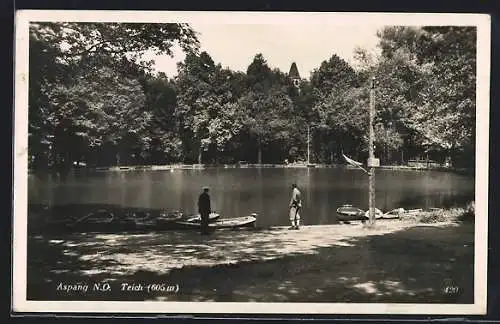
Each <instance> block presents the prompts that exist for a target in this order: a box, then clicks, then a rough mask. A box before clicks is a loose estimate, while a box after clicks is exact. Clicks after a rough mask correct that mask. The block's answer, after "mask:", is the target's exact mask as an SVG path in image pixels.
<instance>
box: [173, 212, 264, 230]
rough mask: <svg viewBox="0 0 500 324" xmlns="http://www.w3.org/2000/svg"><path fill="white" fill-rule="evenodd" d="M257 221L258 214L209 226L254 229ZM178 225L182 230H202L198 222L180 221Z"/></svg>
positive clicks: (217, 221)
mask: <svg viewBox="0 0 500 324" xmlns="http://www.w3.org/2000/svg"><path fill="white" fill-rule="evenodd" d="M256 221H257V217H256V214H252V215H250V216H244V217H235V218H224V219H218V220H216V221H213V222H212V223H209V224H208V226H209V228H210V229H212V230H214V229H235V228H244V227H253V226H255V222H256ZM176 225H177V226H178V227H179V228H182V229H195V230H199V229H200V228H201V223H197V222H188V221H178V222H176Z"/></svg>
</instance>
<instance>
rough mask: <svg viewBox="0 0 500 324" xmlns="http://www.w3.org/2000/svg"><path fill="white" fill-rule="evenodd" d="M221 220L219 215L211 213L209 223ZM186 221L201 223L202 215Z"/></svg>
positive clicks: (190, 217) (191, 217) (188, 218)
mask: <svg viewBox="0 0 500 324" xmlns="http://www.w3.org/2000/svg"><path fill="white" fill-rule="evenodd" d="M219 218H220V214H219V213H210V214H209V215H208V222H209V223H211V222H215V221H216V220H218V219H219ZM185 221H186V222H190V223H201V216H200V215H194V216H189V217H187V218H186V219H185Z"/></svg>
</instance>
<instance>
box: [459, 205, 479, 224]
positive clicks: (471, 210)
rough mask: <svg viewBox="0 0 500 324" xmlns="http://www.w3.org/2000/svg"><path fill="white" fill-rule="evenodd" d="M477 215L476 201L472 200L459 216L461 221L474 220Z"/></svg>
mask: <svg viewBox="0 0 500 324" xmlns="http://www.w3.org/2000/svg"><path fill="white" fill-rule="evenodd" d="M475 217H476V203H475V202H474V201H471V202H470V203H468V204H467V206H466V207H465V209H464V212H463V213H462V214H461V215H460V216H459V217H458V220H460V221H461V222H473V221H474V219H475Z"/></svg>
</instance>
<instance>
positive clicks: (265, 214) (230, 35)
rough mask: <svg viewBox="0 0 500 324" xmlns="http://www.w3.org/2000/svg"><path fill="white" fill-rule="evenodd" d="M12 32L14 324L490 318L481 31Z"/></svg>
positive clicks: (327, 24) (281, 16)
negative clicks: (30, 322)
mask: <svg viewBox="0 0 500 324" xmlns="http://www.w3.org/2000/svg"><path fill="white" fill-rule="evenodd" d="M15 29H16V30H15V31H16V42H15V43H16V44H15V58H14V60H15V111H14V118H15V121H14V126H15V127H14V130H15V133H14V177H13V178H14V179H13V181H14V208H13V223H14V228H13V253H14V260H13V272H12V273H13V290H12V294H13V311H19V312H34V313H37V312H74V313H75V312H76V313H78V312H93V313H99V312H106V313H108V312H113V313H115V312H116V313H165V314H174V313H175V314H207V313H219V314H220V313H228V314H231V313H245V314H248V313H264V314H266V313H271V314H272V313H275V314H477V315H481V314H485V313H486V290H487V284H486V283H487V278H486V274H487V237H488V230H487V229H488V225H487V223H488V168H489V166H488V152H489V143H488V141H489V139H488V136H489V135H488V134H489V127H490V126H489V99H490V98H489V96H490V94H489V88H490V83H489V82H490V81H489V80H490V18H489V16H488V15H479V14H419V13H404V14H403V13H399V14H396V13H327V12H322V13H319V12H317V13H314V12H294V13H292V12H181V11H178V12H167V11H164V12H162V11H157V12H146V11H143V12H141V11H83V10H80V11H71V10H60V11H56V10H45V11H44V10H22V11H18V12H17V15H16V26H15Z"/></svg>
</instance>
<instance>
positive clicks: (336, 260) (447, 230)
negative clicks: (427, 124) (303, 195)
mask: <svg viewBox="0 0 500 324" xmlns="http://www.w3.org/2000/svg"><path fill="white" fill-rule="evenodd" d="M473 239H474V227H473V225H471V224H465V225H460V226H458V225H455V224H440V225H439V226H437V225H433V226H429V225H427V226H417V224H415V223H411V222H402V221H380V222H379V223H378V226H377V228H376V229H366V228H364V227H363V226H362V225H361V224H352V225H325V226H323V225H322V226H305V227H303V228H301V230H299V231H289V230H286V228H276V229H271V230H263V231H247V230H240V231H219V232H216V233H214V234H213V235H211V236H208V237H206V236H201V235H199V234H197V233H195V232H163V233H143V234H120V235H117V234H79V235H72V236H66V237H52V238H45V237H33V238H32V239H31V240H30V243H29V251H28V253H29V257H28V260H29V264H28V270H29V272H28V282H29V285H28V286H29V289H28V296H31V297H32V298H37V299H38V298H42V299H44V298H56V299H83V300H86V299H87V300H89V299H103V300H181V301H198V300H200V301H201V300H204V301H266V302H279V301H316V302H335V301H336V302H362V301H377V302H380V301H391V302H411V301H419V300H420V301H426V302H443V301H447V302H473V300H472V297H473V286H472V284H473V265H474V260H473V252H474V247H473ZM100 281H107V282H109V283H110V284H111V285H112V286H113V289H112V291H109V292H106V293H103V292H89V291H87V292H85V293H83V292H73V293H68V292H64V291H63V292H61V291H57V290H56V289H55V288H56V286H57V285H58V283H61V282H66V283H75V282H83V283H89V284H91V283H92V282H100ZM122 283H131V284H133V283H135V284H141V285H143V286H145V285H148V284H165V285H166V286H172V285H173V286H176V287H177V289H178V291H177V292H176V293H165V292H155V293H151V292H144V291H137V292H123V291H121V290H120V289H119V288H118V287H120V285H121V284H122ZM447 286H453V287H455V286H456V287H458V288H459V289H458V291H456V292H455V291H454V293H453V294H449V293H445V291H444V289H445V288H446V287H447Z"/></svg>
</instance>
